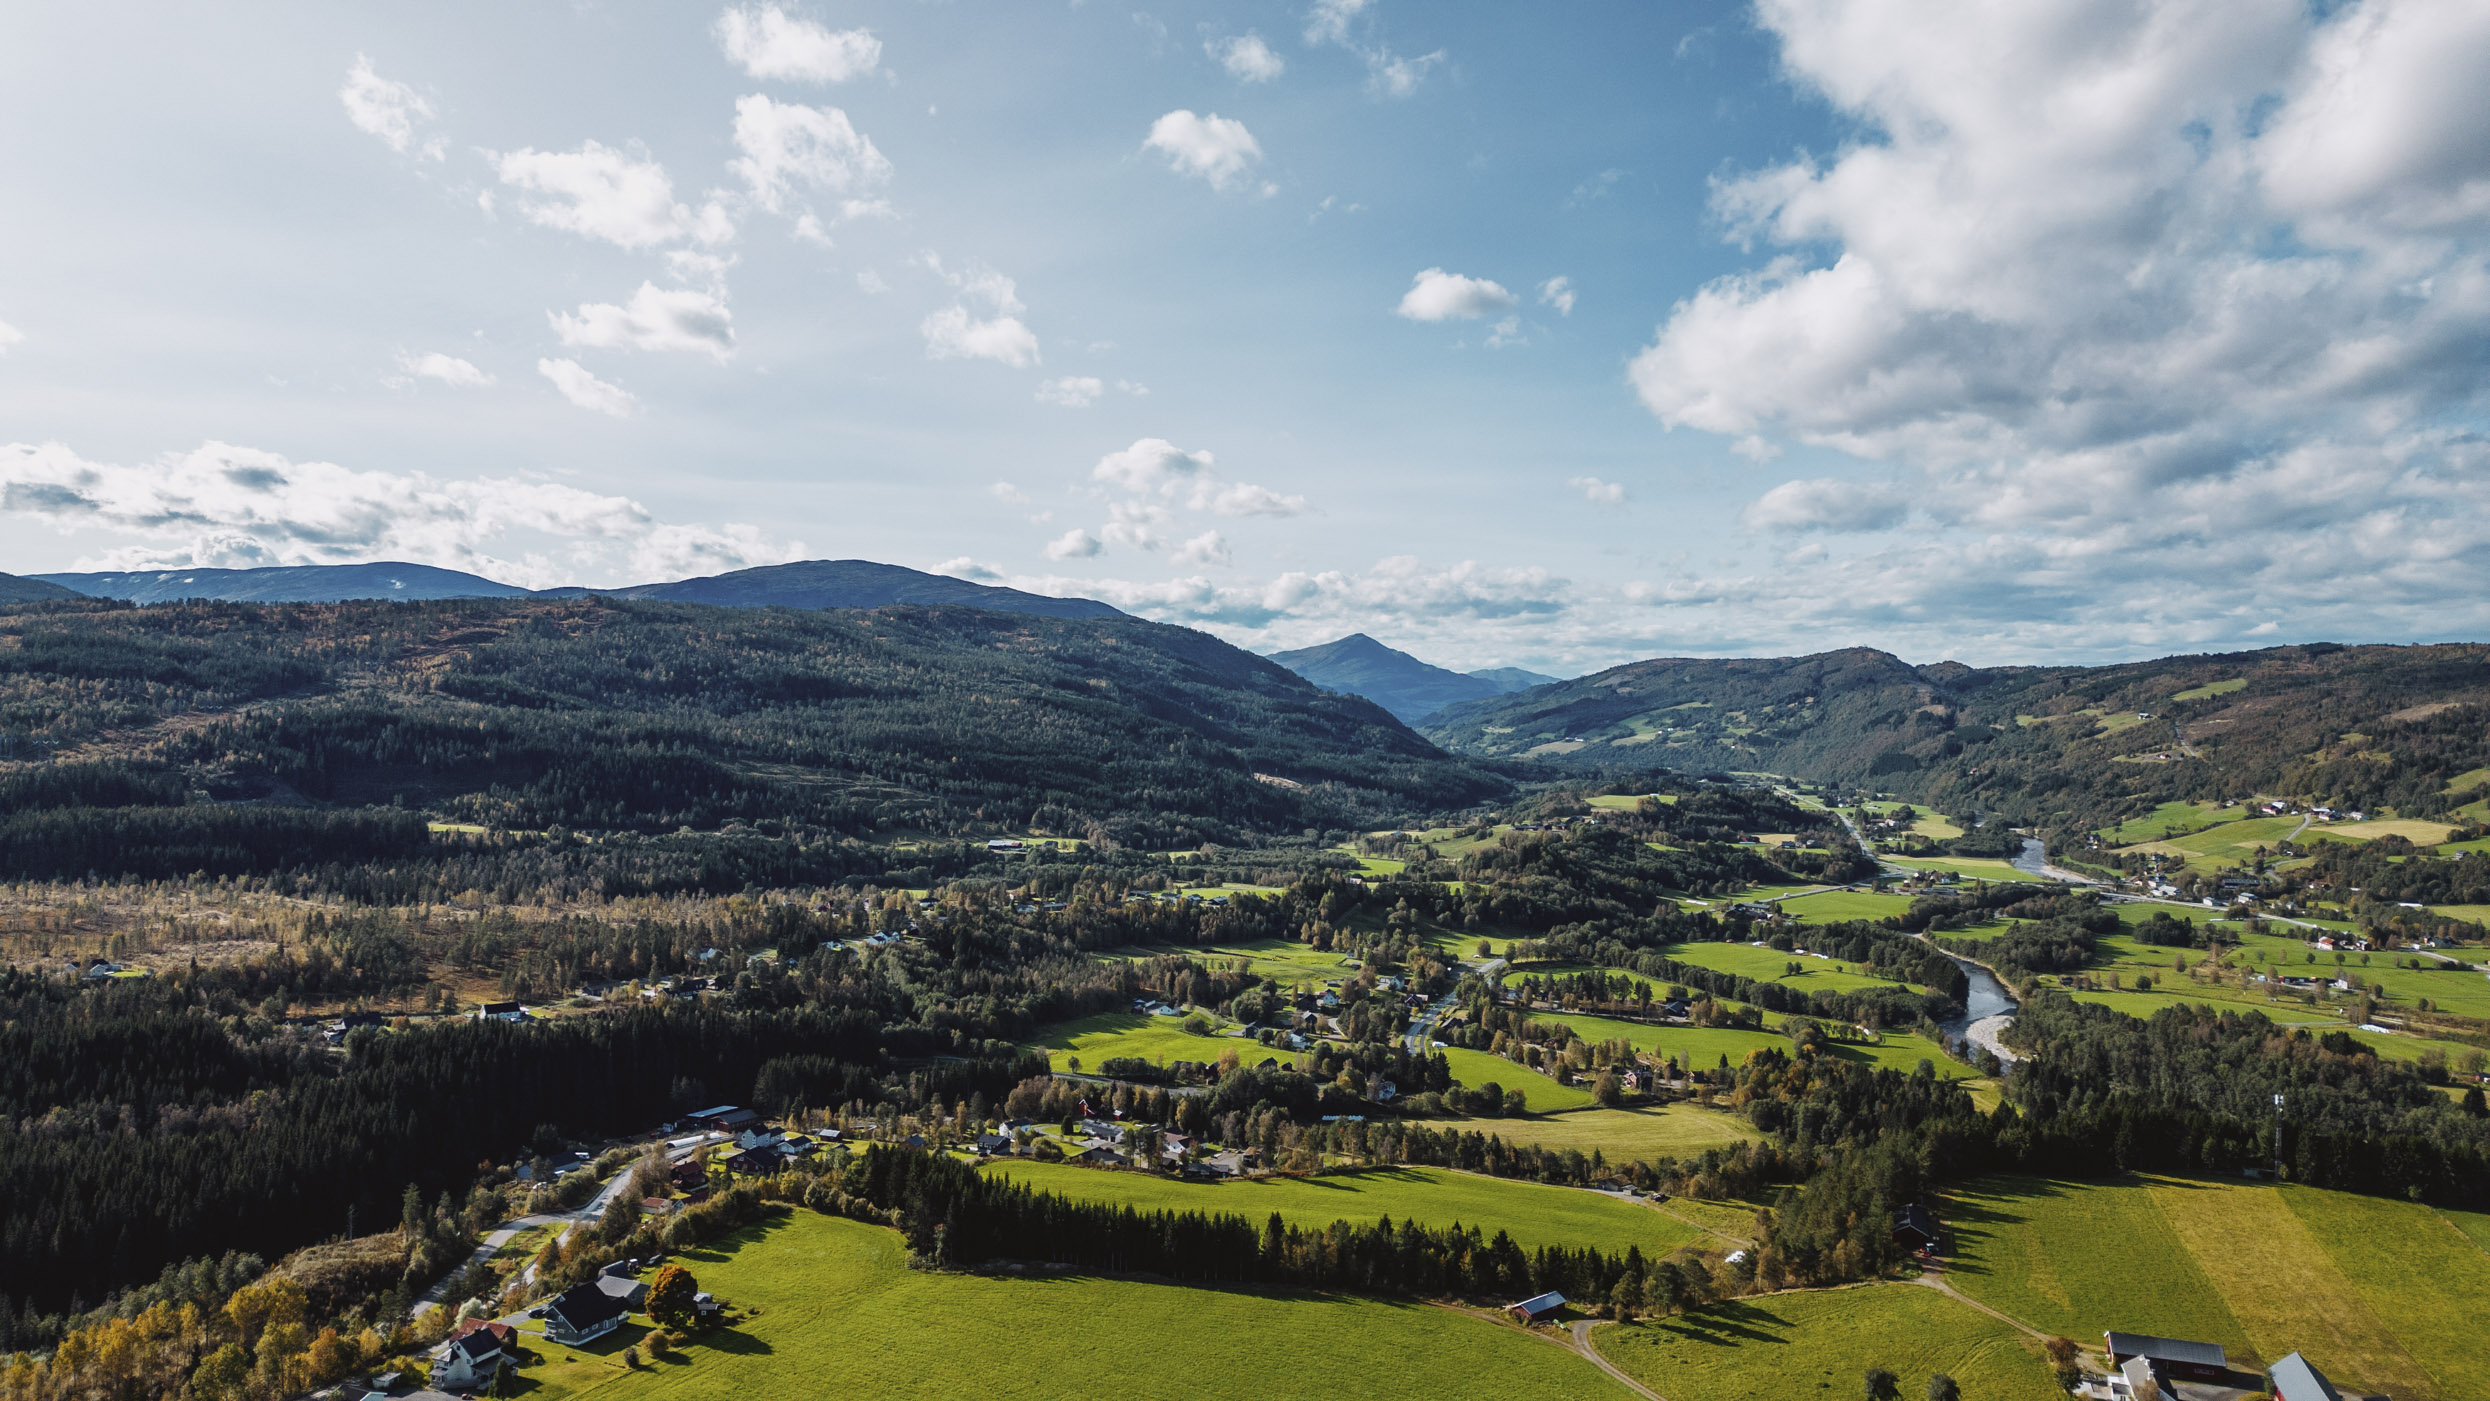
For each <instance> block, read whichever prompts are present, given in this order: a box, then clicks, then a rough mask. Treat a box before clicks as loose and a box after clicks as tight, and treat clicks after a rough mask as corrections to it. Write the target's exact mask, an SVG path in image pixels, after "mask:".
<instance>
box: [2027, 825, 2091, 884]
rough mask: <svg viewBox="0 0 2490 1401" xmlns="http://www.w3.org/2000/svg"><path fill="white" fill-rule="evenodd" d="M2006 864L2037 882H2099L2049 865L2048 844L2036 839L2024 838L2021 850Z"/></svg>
mask: <svg viewBox="0 0 2490 1401" xmlns="http://www.w3.org/2000/svg"><path fill="white" fill-rule="evenodd" d="M2006 860H2007V864H2009V865H2011V866H2013V867H2014V868H2015V869H2016V870H2018V871H2021V872H2022V873H2023V874H2025V875H2027V876H2031V877H2034V878H2035V879H2039V880H2054V881H2064V882H2065V883H2066V884H2068V885H2099V884H2100V883H2101V882H2099V881H2097V880H2094V879H2093V878H2092V877H2090V876H2087V875H2081V874H2078V873H2077V872H2074V871H2069V870H2066V869H2065V868H2063V867H2059V866H2052V865H2050V864H2049V844H2048V843H2046V842H2044V841H2042V840H2041V839H2040V838H2038V837H2025V838H2024V839H2023V850H2022V851H2021V852H2020V853H2018V854H2017V855H2014V856H2010V857H2008V858H2006Z"/></svg>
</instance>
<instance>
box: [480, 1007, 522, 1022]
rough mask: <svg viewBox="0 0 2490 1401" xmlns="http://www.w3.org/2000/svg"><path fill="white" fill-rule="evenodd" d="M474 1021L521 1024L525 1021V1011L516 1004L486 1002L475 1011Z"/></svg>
mask: <svg viewBox="0 0 2490 1401" xmlns="http://www.w3.org/2000/svg"><path fill="white" fill-rule="evenodd" d="M476 1020H477V1021H480V1022H523V1021H526V1020H527V1009H526V1008H525V1007H522V1006H520V1005H519V1004H518V1003H516V1002H487V1003H485V1004H484V1005H483V1006H481V1007H478V1008H477V1009H476Z"/></svg>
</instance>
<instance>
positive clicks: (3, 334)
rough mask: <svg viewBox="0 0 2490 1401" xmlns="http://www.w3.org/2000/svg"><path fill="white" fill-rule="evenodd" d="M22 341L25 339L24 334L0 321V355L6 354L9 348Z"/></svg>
mask: <svg viewBox="0 0 2490 1401" xmlns="http://www.w3.org/2000/svg"><path fill="white" fill-rule="evenodd" d="M24 339H26V333H25V332H24V331H21V330H19V329H17V328H16V327H15V326H12V325H10V324H9V323H8V322H6V321H0V355H6V354H8V353H9V347H10V346H13V345H15V344H17V343H18V342H19V341H22V340H24Z"/></svg>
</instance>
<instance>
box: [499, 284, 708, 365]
mask: <svg viewBox="0 0 2490 1401" xmlns="http://www.w3.org/2000/svg"><path fill="white" fill-rule="evenodd" d="M546 318H547V319H548V320H550V321H551V322H552V323H553V329H554V331H555V333H556V334H558V335H560V336H561V337H562V343H563V344H564V345H578V346H587V347H589V348H591V349H596V350H690V351H696V352H698V353H700V354H703V355H707V356H710V357H712V358H715V359H717V360H721V361H722V360H725V359H727V358H729V357H730V356H732V355H733V354H734V353H735V324H734V314H733V313H732V312H730V311H729V310H728V309H727V306H726V303H725V302H724V301H723V300H721V299H720V298H719V297H717V296H716V295H715V294H713V293H709V292H704V291H701V290H700V289H698V288H695V287H660V286H658V285H657V284H656V283H654V282H643V283H641V284H640V290H639V291H637V292H634V293H632V294H631V300H630V301H629V302H627V303H625V304H623V305H621V306H616V305H615V304H614V303H612V302H583V303H581V304H580V308H579V314H578V315H576V316H573V315H569V314H567V313H563V312H558V311H557V312H548V313H546Z"/></svg>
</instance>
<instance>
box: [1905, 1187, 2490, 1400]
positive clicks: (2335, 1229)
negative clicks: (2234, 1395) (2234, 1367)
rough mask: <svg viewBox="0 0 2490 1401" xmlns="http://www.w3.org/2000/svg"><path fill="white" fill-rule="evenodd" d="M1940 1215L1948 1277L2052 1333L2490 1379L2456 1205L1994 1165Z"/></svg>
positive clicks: (2486, 1286)
mask: <svg viewBox="0 0 2490 1401" xmlns="http://www.w3.org/2000/svg"><path fill="white" fill-rule="evenodd" d="M1944 1215H1945V1220H1946V1225H1947V1227H1948V1229H1949V1234H1950V1238H1951V1244H1950V1248H1951V1249H1952V1250H1953V1251H1954V1253H1955V1256H1956V1258H1955V1259H1954V1260H1953V1262H1952V1263H1951V1264H1950V1265H1949V1268H1948V1270H1947V1277H1948V1279H1949V1280H1951V1281H1952V1283H1953V1284H1954V1286H1955V1287H1956V1288H1957V1289H1960V1290H1962V1291H1963V1293H1965V1294H1966V1295H1969V1296H1970V1297H1972V1298H1975V1299H1978V1300H1980V1301H1981V1302H1983V1303H1985V1304H1988V1305H1990V1306H1991V1307H1993V1308H1996V1309H1999V1310H2002V1311H2003V1312H2005V1313H2007V1314H2009V1315H2012V1316H2013V1317H2016V1318H2019V1319H2021V1320H2022V1321H2023V1322H2025V1323H2028V1324H2030V1325H2032V1326H2033V1327H2036V1328H2039V1329H2041V1330H2043V1331H2045V1332H2054V1333H2061V1334H2064V1335H2065V1336H2067V1337H2070V1338H2075V1339H2078V1340H2082V1341H2089V1340H2091V1339H2095V1338H2098V1337H2099V1336H2100V1335H2101V1332H2102V1330H2104V1329H2108V1328H2119V1329H2124V1330H2126V1331H2129V1332H2145V1333H2156V1334H2160V1335H2162V1336H2165V1337H2179V1338H2200V1339H2203V1340H2205V1341H2208V1342H2217V1343H2220V1344H2222V1345H2223V1346H2224V1347H2226V1348H2229V1349H2231V1352H2232V1356H2233V1358H2234V1360H2235V1361H2245V1360H2248V1359H2254V1360H2255V1361H2257V1362H2259V1363H2271V1362H2273V1361H2274V1360H2276V1359H2278V1358H2280V1357H2281V1356H2282V1355H2283V1354H2284V1353H2287V1352H2290V1351H2292V1350H2294V1349H2298V1350H2299V1351H2301V1352H2304V1353H2306V1354H2307V1355H2308V1357H2309V1358H2310V1360H2312V1361H2314V1362H2316V1363H2317V1364H2318V1365H2319V1366H2320V1367H2322V1368H2324V1369H2325V1371H2326V1373H2327V1375H2329V1376H2330V1377H2333V1378H2334V1379H2335V1380H2336V1381H2337V1382H2338V1383H2341V1384H2345V1385H2349V1386H2357V1387H2364V1388H2367V1389H2370V1390H2383V1391H2387V1392H2390V1393H2391V1394H2393V1395H2394V1396H2396V1397H2397V1398H2399V1401H2433V1398H2434V1401H2459V1398H2469V1397H2477V1396H2481V1395H2484V1394H2486V1393H2490V1353H2486V1352H2485V1351H2484V1350H2483V1349H2482V1348H2481V1347H2480V1346H2479V1339H2478V1336H2477V1319H2476V1318H2475V1317H2474V1314H2475V1311H2476V1310H2477V1309H2478V1307H2479V1302H2480V1300H2482V1299H2484V1298H2490V1250H2485V1249H2484V1248H2483V1246H2482V1244H2481V1238H2480V1236H2479V1235H2478V1234H2474V1233H2472V1232H2471V1231H2468V1229H2467V1227H2468V1225H2469V1224H2470V1223H2468V1222H2459V1221H2458V1220H2456V1219H2454V1218H2453V1217H2451V1216H2450V1215H2449V1214H2448V1213H2442V1212H2437V1211H2433V1210H2431V1209H2430V1208H2428V1207H2426V1206H2421V1205H2417V1204H2414V1203H2410V1202H2399V1201H2391V1200H2387V1199H2384V1198H2378V1197H2363V1196H2357V1195H2354V1194H2352V1193H2348V1192H2326V1191H2319V1190H2316V1189H2313V1188H2307V1187H2297V1186H2285V1185H2264V1184H2259V1183H2253V1182H2240V1181H2230V1180H2206V1179H2187V1178H2169V1177H2124V1178H2115V1179H2109V1180H2105V1181H2099V1182H2076V1181H2063V1180H2056V1179H2042V1178H2016V1177H1990V1178H1982V1179H1978V1180H1976V1181H1974V1182H1972V1183H1970V1184H1967V1185H1966V1186H1964V1187H1961V1188H1959V1189H1957V1190H1955V1191H1954V1192H1952V1193H1951V1194H1949V1200H1948V1202H1947V1205H1946V1208H1945V1212H1944Z"/></svg>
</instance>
